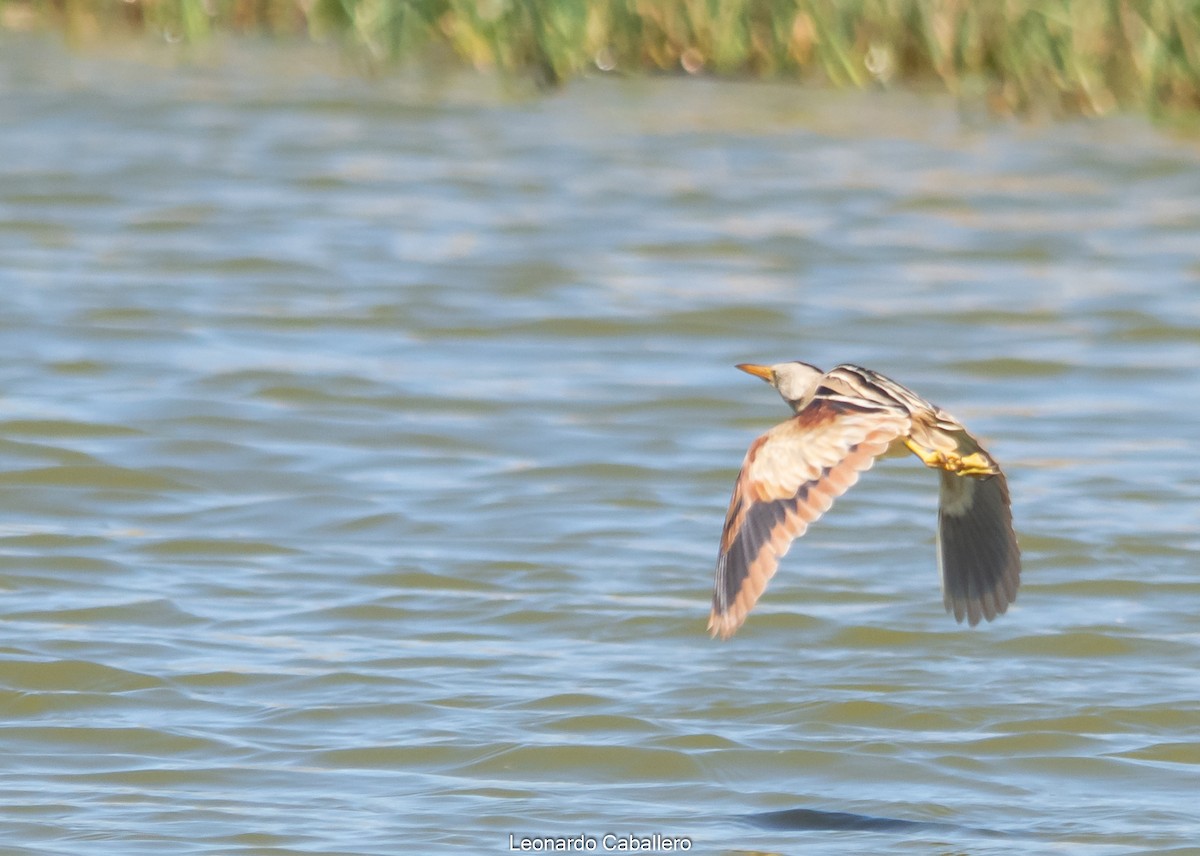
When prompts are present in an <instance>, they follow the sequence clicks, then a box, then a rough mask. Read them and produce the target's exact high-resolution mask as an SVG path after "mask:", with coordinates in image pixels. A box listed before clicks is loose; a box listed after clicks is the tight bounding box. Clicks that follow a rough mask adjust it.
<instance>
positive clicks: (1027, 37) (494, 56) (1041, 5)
mask: <svg viewBox="0 0 1200 856" xmlns="http://www.w3.org/2000/svg"><path fill="white" fill-rule="evenodd" d="M0 26H4V27H9V28H12V29H18V28H29V27H38V26H42V27H57V28H61V29H63V30H65V31H66V32H67V33H68V34H70V35H74V36H77V37H89V36H91V37H96V36H97V34H100V35H102V34H104V33H107V32H110V31H111V30H112V29H113V28H114V27H121V28H132V29H135V30H138V31H143V32H147V33H150V34H152V35H155V36H161V37H164V38H167V39H171V40H181V41H184V42H195V41H199V40H203V39H205V38H207V37H208V36H209V35H210V34H211V33H212V32H214V31H226V32H236V33H268V34H272V35H303V36H306V37H310V38H313V39H316V40H319V41H324V42H330V41H335V42H338V43H340V44H342V45H344V46H346V47H348V48H350V49H351V50H353V51H355V52H356V53H357V54H358V55H360V56H363V57H365V58H366V59H368V60H369V61H370V62H372V63H376V64H379V65H387V64H391V63H397V62H424V61H429V60H432V59H436V58H442V59H444V58H447V57H448V58H451V59H454V60H457V61H461V62H464V63H467V64H469V65H471V66H474V67H476V68H480V69H494V70H498V71H500V72H503V73H506V74H518V75H530V76H532V77H533V78H534V79H535V80H537V81H538V82H539V83H540V84H543V85H552V84H554V83H557V82H560V81H564V80H568V79H570V78H571V77H573V76H576V75H579V74H584V73H597V72H611V73H626V74H639V73H645V72H678V73H688V74H711V75H717V76H738V77H751V78H758V77H789V78H797V79H807V80H821V81H826V82H829V83H832V84H835V85H849V86H856V87H867V86H889V85H895V84H901V83H903V84H917V85H924V84H935V85H940V86H943V87H945V88H946V89H948V90H949V91H951V92H953V93H955V94H959V95H963V96H968V97H972V98H979V99H983V100H986V101H987V103H988V104H989V105H991V106H992V108H993V109H996V110H998V111H1002V112H1014V113H1028V112H1033V111H1040V110H1047V111H1051V112H1054V113H1083V114H1103V113H1109V112H1112V111H1114V110H1119V109H1142V110H1148V111H1150V112H1151V113H1163V112H1172V113H1180V112H1193V111H1196V110H1197V108H1200V0H0Z"/></svg>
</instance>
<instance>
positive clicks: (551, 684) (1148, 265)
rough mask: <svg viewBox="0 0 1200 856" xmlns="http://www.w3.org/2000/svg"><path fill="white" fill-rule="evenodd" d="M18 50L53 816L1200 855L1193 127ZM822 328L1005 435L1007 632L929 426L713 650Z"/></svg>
mask: <svg viewBox="0 0 1200 856" xmlns="http://www.w3.org/2000/svg"><path fill="white" fill-rule="evenodd" d="M2 45H3V49H2V50H0V117H2V119H3V128H4V131H3V132H2V133H0V342H2V343H3V350H4V360H3V361H2V363H0V616H2V619H3V620H2V623H0V709H2V710H3V718H2V719H0V725H2V726H3V727H2V728H0V759H3V760H0V769H2V770H3V775H2V777H0V789H2V794H0V796H2V799H3V802H4V804H5V806H6V807H7V810H6V812H5V813H4V818H3V820H0V829H2V830H3V839H4V841H5V842H7V845H6V846H7V847H8V848H9V852H13V853H18V854H39V856H40V854H59V853H62V854H68V853H69V854H79V853H103V854H108V853H112V854H137V853H147V854H151V853H153V854H159V853H164V852H170V853H178V854H235V853H236V854H242V853H245V854H285V853H295V854H300V853H303V854H394V853H398V852H419V853H434V852H454V851H467V852H506V851H508V849H509V848H510V846H511V842H512V841H514V840H517V841H519V840H520V838H521V837H531V838H534V837H546V836H576V835H584V836H592V837H594V838H595V839H596V840H597V841H598V842H600V841H603V836H604V835H605V834H607V833H612V834H613V835H615V836H618V837H620V836H630V835H635V836H652V835H655V834H657V835H660V836H667V837H674V838H681V839H687V840H688V841H689V842H690V843H691V845H692V850H693V852H703V853H752V852H780V853H818V852H827V853H863V852H883V851H887V852H910V853H929V852H970V853H974V854H980V853H997V854H999V853H1011V852H1031V853H1032V852H1072V853H1097V854H1107V853H1129V852H1138V851H1150V850H1153V851H1169V850H1173V849H1174V850H1177V851H1183V850H1184V849H1185V848H1189V847H1194V846H1195V844H1196V830H1197V829H1198V828H1200V809H1198V808H1197V806H1196V800H1195V794H1196V792H1197V788H1198V787H1200V768H1198V765H1200V737H1198V736H1197V735H1198V734H1200V681H1198V679H1197V677H1196V674H1197V668H1198V667H1200V617H1198V615H1200V582H1198V581H1197V578H1196V570H1197V562H1196V558H1195V557H1196V551H1197V547H1198V540H1197V535H1196V532H1197V527H1198V525H1200V512H1198V510H1197V509H1198V508H1200V506H1198V504H1197V500H1198V499H1200V463H1198V462H1197V457H1196V455H1194V454H1193V453H1192V447H1193V445H1194V443H1195V434H1196V426H1197V424H1200V381H1198V371H1197V370H1198V368H1200V239H1198V238H1197V235H1200V152H1198V151H1197V147H1196V146H1195V144H1194V143H1193V142H1190V141H1188V140H1179V139H1174V138H1172V137H1170V136H1169V135H1167V134H1165V133H1163V132H1159V131H1156V130H1154V129H1152V128H1149V127H1147V126H1145V125H1144V124H1142V123H1141V122H1139V121H1137V120H1134V119H1118V120H1110V121H1105V122H1073V123H1065V124H1058V125H1013V124H1008V123H992V122H989V121H988V120H986V119H985V118H983V117H981V116H979V115H978V114H976V113H974V112H972V111H970V110H963V109H959V108H958V106H957V105H955V104H954V103H953V102H951V101H948V100H943V99H938V98H926V97H920V96H914V95H905V94H901V93H869V94H861V95H855V94H845V93H842V94H829V93H823V92H820V91H813V90H805V89H799V88H795V87H791V86H774V85H765V84H764V85H743V84H737V83H714V82H708V81H697V80H688V81H678V80H649V81H621V80H594V81H583V82H580V83H578V84H573V85H571V86H570V87H568V88H567V89H566V90H564V91H563V92H562V93H559V94H555V95H552V96H548V97H542V98H528V97H521V96H516V97H514V95H513V93H511V92H509V93H505V92H504V91H503V89H502V88H501V87H497V86H496V85H495V83H494V82H491V81H487V80H485V79H478V78H465V79H455V80H450V81H440V80H429V79H415V80H414V79H411V78H404V79H392V80H380V81H374V82H369V81H363V80H360V79H357V78H353V77H348V76H346V75H343V74H340V73H339V72H338V70H337V69H336V68H335V67H333V66H332V65H331V64H329V63H326V64H325V65H322V66H319V67H316V68H307V67H306V70H305V71H304V72H303V73H299V74H298V73H297V68H296V66H297V63H298V62H299V61H300V60H299V59H297V58H295V57H293V58H292V59H291V60H289V59H288V58H287V57H286V56H281V55H280V54H279V52H273V51H270V50H268V49H265V48H263V49H255V48H245V47H242V48H237V47H233V46H229V47H226V48H224V49H223V50H224V51H226V52H227V55H221V54H220V51H218V56H217V57H216V58H215V59H210V60H209V61H207V62H201V63H198V64H196V65H192V66H185V67H183V68H169V67H168V68H157V67H155V66H153V65H149V64H147V63H146V62H144V61H126V60H120V59H116V58H113V57H100V56H94V55H92V56H77V55H67V54H65V53H63V52H61V51H60V50H58V49H56V48H54V46H53V45H48V44H47V43H45V42H42V41H29V40H27V39H24V38H22V39H17V38H14V37H11V36H10V37H6V38H5V39H4V41H3V43H2ZM307 59H308V58H305V61H307ZM793 358H798V359H804V360H807V361H809V362H813V363H817V364H822V365H827V366H831V365H833V364H835V363H838V362H843V361H851V362H858V363H861V364H864V365H868V366H871V367H873V368H876V369H878V370H881V371H884V372H886V373H887V374H889V375H891V376H893V377H895V378H897V379H898V380H900V381H901V382H904V383H906V384H909V385H911V386H912V387H914V388H915V389H917V390H918V391H919V392H921V393H922V394H924V395H926V396H927V397H930V398H932V399H933V400H935V401H937V402H939V403H940V404H941V405H942V406H944V407H945V408H946V409H948V410H950V411H951V412H953V413H954V414H955V415H957V416H958V417H959V418H961V419H962V420H964V421H965V422H966V423H967V424H968V425H969V426H971V428H972V429H973V430H974V431H976V432H977V433H979V434H980V435H981V436H983V437H985V438H987V440H988V444H989V448H990V449H991V451H992V452H994V454H995V455H996V456H997V457H998V458H999V459H1000V460H1001V461H1002V463H1003V464H1004V465H1005V467H1006V469H1007V471H1008V473H1009V481H1010V484H1011V487H1012V493H1013V499H1014V513H1015V517H1016V521H1017V526H1018V529H1019V531H1020V536H1021V544H1022V548H1023V551H1024V557H1025V571H1024V583H1023V587H1022V590H1021V594H1020V597H1019V599H1018V601H1017V603H1016V605H1015V606H1014V607H1013V608H1012V609H1011V610H1010V611H1009V614H1008V615H1006V616H1004V617H1003V618H1001V619H1000V620H998V621H997V622H996V623H994V624H992V625H988V626H984V627H980V628H976V629H974V630H968V629H966V628H963V627H960V626H957V625H955V623H954V622H953V620H952V619H951V618H949V617H948V616H946V615H945V614H944V612H943V609H942V605H941V596H940V593H939V591H938V581H937V577H936V571H935V567H934V548H933V531H934V517H935V504H936V487H935V485H936V480H934V479H932V478H931V477H930V475H929V474H928V473H927V472H925V471H924V469H923V468H922V467H921V466H920V465H919V463H918V462H916V461H915V460H910V461H895V462H893V461H885V462H882V463H881V464H879V465H878V466H877V467H876V468H875V469H874V470H872V471H871V472H870V473H868V474H867V475H866V476H865V477H864V478H863V479H862V481H861V482H860V484H859V485H858V486H857V487H856V488H855V489H854V490H852V491H851V492H850V493H849V494H848V495H847V496H846V497H844V498H843V499H842V500H840V501H839V503H838V504H837V506H836V507H835V508H834V509H833V511H831V512H830V514H829V515H828V516H827V517H826V518H825V519H824V520H822V521H821V523H820V524H819V525H817V526H815V527H814V528H813V529H812V531H811V532H810V533H809V534H808V535H807V536H806V537H805V538H804V539H803V541H802V542H801V543H799V544H797V545H796V546H795V547H794V548H793V549H792V551H791V553H790V554H789V555H788V557H787V559H786V560H785V562H784V565H783V567H782V569H781V571H780V573H779V575H778V577H777V578H776V579H775V581H774V582H773V584H772V586H771V589H770V590H769V592H768V594H767V596H766V597H765V598H764V600H763V601H762V602H761V604H760V606H759V608H758V609H757V610H756V611H755V612H754V614H753V615H752V616H751V618H750V620H749V622H748V623H747V625H746V626H745V627H744V628H743V629H742V631H741V632H740V633H739V634H738V636H737V637H736V638H735V639H734V640H733V641H731V642H729V643H724V644H722V643H717V642H714V641H711V640H709V639H708V638H707V636H706V634H705V632H704V625H705V619H706V616H707V610H708V597H709V587H710V585H711V575H712V568H713V562H714V559H715V552H716V541H717V537H718V535H719V532H720V527H721V522H722V516H723V514H724V511H725V506H726V503H727V501H728V493H729V489H730V487H731V484H732V480H733V477H734V475H735V473H736V470H737V467H738V464H739V462H740V460H741V456H742V454H743V453H744V451H745V448H746V446H747V445H748V444H749V443H750V441H751V440H752V439H753V438H754V437H755V436H757V434H758V433H760V432H761V431H763V430H765V429H766V428H767V427H769V426H770V425H772V424H774V423H775V422H777V421H780V420H782V419H783V418H784V416H785V413H786V411H785V408H784V406H783V405H782V403H781V402H780V401H779V400H778V399H777V398H776V397H775V396H774V394H773V392H772V391H771V390H770V389H769V388H767V387H766V386H764V385H763V384H761V383H759V382H757V381H754V380H753V379H752V378H748V377H746V376H744V375H741V374H740V373H738V372H736V371H734V370H733V369H732V367H731V366H732V364H733V363H736V362H744V361H757V362H771V361H777V360H783V359H793ZM510 836H515V838H510ZM614 840H616V839H614ZM655 852H665V851H663V850H661V849H659V850H657V851H655Z"/></svg>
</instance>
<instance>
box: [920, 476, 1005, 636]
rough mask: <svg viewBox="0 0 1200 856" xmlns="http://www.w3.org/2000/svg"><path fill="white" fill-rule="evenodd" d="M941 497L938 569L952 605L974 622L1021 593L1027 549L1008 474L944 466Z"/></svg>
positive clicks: (956, 613) (945, 596)
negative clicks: (1015, 521) (1020, 541)
mask: <svg viewBox="0 0 1200 856" xmlns="http://www.w3.org/2000/svg"><path fill="white" fill-rule="evenodd" d="M940 475H941V480H942V487H941V495H940V499H939V503H938V551H937V556H938V570H939V571H940V572H941V574H942V598H943V600H944V601H945V604H946V611H947V612H953V613H954V618H955V619H956V620H957V621H962V620H963V618H964V617H965V618H966V619H967V621H968V622H969V623H970V625H971V626H972V627H974V626H975V625H976V624H978V623H979V620H980V619H981V618H986V619H987V620H988V621H991V620H992V619H993V618H995V617H996V616H997V615H1000V614H1002V613H1003V612H1004V611H1005V610H1007V609H1008V605H1009V604H1010V603H1012V602H1013V601H1014V600H1016V599H1017V587H1018V586H1019V585H1020V584H1021V551H1020V550H1019V549H1018V547H1017V536H1016V533H1015V532H1014V531H1013V525H1012V510H1011V509H1010V507H1009V500H1008V482H1007V481H1005V479H1004V474H1003V473H1001V472H999V471H997V472H996V474H995V475H991V476H986V477H984V478H972V477H971V476H960V475H955V474H954V473H949V472H945V471H943V472H942V473H940Z"/></svg>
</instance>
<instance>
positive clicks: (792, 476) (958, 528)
mask: <svg viewBox="0 0 1200 856" xmlns="http://www.w3.org/2000/svg"><path fill="white" fill-rule="evenodd" d="M738 368H739V369H741V370H742V371H744V372H748V373H750V374H752V375H755V376H756V377H760V378H762V379H763V380H765V381H766V382H767V383H769V384H771V386H773V387H775V389H777V390H778V391H779V394H780V395H781V396H783V399H784V401H786V402H787V403H788V404H789V405H791V408H792V411H793V412H794V413H795V416H793V417H792V418H791V419H789V420H788V421H787V422H784V423H782V424H780V425H776V426H775V427H774V428H772V429H771V430H770V431H768V432H767V433H766V434H763V435H762V436H761V437H759V438H758V439H757V440H755V441H754V442H753V443H751V444H750V450H749V451H748V452H746V459H745V460H744V461H743V462H742V470H741V472H740V473H738V478H737V483H736V484H735V485H734V488H733V498H732V499H731V500H730V502H729V512H728V514H727V515H726V517H725V530H724V532H722V534H721V552H720V555H719V556H718V558H717V578H716V583H715V585H714V587H713V607H712V615H711V616H710V617H709V620H708V629H709V630H710V631H712V634H713V635H714V636H720V637H721V638H723V639H727V638H729V637H730V636H732V635H733V634H734V633H735V632H736V631H737V629H738V627H740V626H741V624H742V622H743V621H745V620H746V615H747V613H749V612H750V610H751V609H752V608H753V607H754V604H755V602H756V601H757V600H758V598H759V595H761V594H762V593H763V590H764V589H765V588H766V587H767V581H768V580H769V579H771V576H772V575H773V574H774V573H775V568H776V567H777V566H778V565H779V560H780V559H782V558H783V556H784V554H785V553H787V551H788V547H789V546H790V545H791V543H792V541H793V540H794V539H796V538H798V537H800V536H801V535H803V534H804V532H805V530H806V529H808V525H809V524H810V523H812V522H813V521H814V520H816V519H817V518H818V517H820V516H821V515H822V514H824V513H825V512H826V511H828V510H829V507H830V506H831V505H833V500H834V499H835V498H836V497H839V496H841V495H842V494H843V493H845V491H846V489H847V488H849V487H850V485H852V484H854V483H855V482H856V481H858V476H859V474H860V473H862V472H863V471H864V470H867V469H870V467H871V465H872V464H873V463H874V462H875V459H876V458H877V457H879V456H880V455H883V454H884V453H885V452H888V451H889V450H892V451H899V452H903V451H904V450H905V449H907V450H908V451H911V452H912V453H913V454H915V455H916V456H917V457H918V458H920V459H921V460H922V461H923V462H924V463H925V465H926V466H927V467H932V468H933V469H935V470H937V471H938V475H939V476H940V477H941V483H942V484H941V497H940V502H939V507H938V550H937V557H938V568H939V570H940V571H941V574H942V594H943V599H944V601H945V604H946V611H947V612H951V611H952V612H953V613H954V617H955V618H956V619H957V620H958V621H960V622H961V621H962V620H963V618H966V619H967V621H969V622H970V624H971V625H972V626H974V625H976V624H978V623H979V620H980V619H981V618H986V619H987V620H988V621H991V620H992V619H993V618H995V617H996V616H997V615H998V614H1000V613H1002V612H1004V611H1005V610H1006V609H1008V605H1009V604H1010V603H1012V602H1013V601H1014V600H1015V599H1016V597H1017V586H1018V585H1019V584H1020V581H1021V554H1020V551H1019V550H1018V549H1017V538H1016V535H1015V534H1014V532H1013V527H1012V512H1011V511H1010V510H1009V501H1008V483H1007V482H1006V481H1005V479H1004V474H1003V473H1002V472H1000V467H999V465H997V463H996V461H995V460H994V459H993V458H992V456H991V455H989V454H988V453H987V451H986V450H984V448H983V447H982V446H980V445H979V441H977V440H976V439H975V438H974V437H972V436H971V435H970V434H969V433H968V432H967V429H966V428H964V427H963V425H962V424H961V423H960V422H959V421H958V420H956V419H955V418H954V417H953V416H951V415H950V414H948V413H946V412H945V411H944V410H941V409H940V408H938V407H936V406H934V405H933V404H930V403H929V402H928V401H926V400H925V399H923V398H921V397H920V396H918V395H916V394H915V393H913V392H912V391H911V390H908V389H905V388H904V387H902V386H901V385H900V384H898V383H896V382H895V381H893V380H889V379H888V378H886V377H884V376H883V375H881V374H878V373H877V372H873V371H870V370H869V369H864V368H859V367H858V366H851V365H842V366H838V367H837V368H835V369H833V370H832V371H829V372H822V371H821V370H820V369H818V368H816V367H815V366H810V365H808V364H807V363H801V362H794V363H779V364H778V365H773V366H759V365H752V364H749V363H743V364H742V365H739V366H738Z"/></svg>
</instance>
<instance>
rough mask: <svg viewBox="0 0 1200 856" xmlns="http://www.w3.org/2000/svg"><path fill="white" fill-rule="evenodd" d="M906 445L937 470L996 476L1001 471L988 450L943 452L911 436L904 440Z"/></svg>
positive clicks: (964, 474) (928, 465) (926, 463)
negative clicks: (928, 446) (929, 447)
mask: <svg viewBox="0 0 1200 856" xmlns="http://www.w3.org/2000/svg"><path fill="white" fill-rule="evenodd" d="M904 445H905V446H908V449H909V451H911V452H912V453H913V454H914V455H916V456H917V457H918V458H920V459H921V460H922V462H924V464H925V466H927V467H931V468H933V469H935V470H946V471H947V472H951V473H957V474H958V475H960V476H975V477H980V478H981V477H983V476H994V475H995V474H996V473H998V472H1000V468H999V467H997V466H996V463H995V461H993V460H992V459H991V458H990V457H989V456H988V454H987V453H986V452H984V451H982V450H979V449H977V450H975V451H973V452H971V453H970V454H967V455H961V454H959V452H958V450H957V449H956V450H954V451H951V452H943V451H940V450H938V449H927V448H925V447H924V446H920V445H918V444H917V443H916V442H914V441H913V439H912V438H911V437H907V438H905V440H904Z"/></svg>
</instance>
